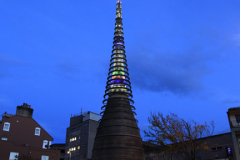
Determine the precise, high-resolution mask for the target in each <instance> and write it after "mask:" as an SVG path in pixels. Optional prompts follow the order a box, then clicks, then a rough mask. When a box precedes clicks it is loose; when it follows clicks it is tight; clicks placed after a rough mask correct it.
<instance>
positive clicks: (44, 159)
mask: <svg viewBox="0 0 240 160" xmlns="http://www.w3.org/2000/svg"><path fill="white" fill-rule="evenodd" d="M41 160H49V156H44V155H42V158H41Z"/></svg>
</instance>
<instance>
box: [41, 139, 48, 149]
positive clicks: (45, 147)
mask: <svg viewBox="0 0 240 160" xmlns="http://www.w3.org/2000/svg"><path fill="white" fill-rule="evenodd" d="M42 148H43V149H47V148H48V140H43V147H42Z"/></svg>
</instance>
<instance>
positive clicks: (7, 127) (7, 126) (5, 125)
mask: <svg viewBox="0 0 240 160" xmlns="http://www.w3.org/2000/svg"><path fill="white" fill-rule="evenodd" d="M3 130H4V131H9V130H10V123H9V122H4V126H3Z"/></svg>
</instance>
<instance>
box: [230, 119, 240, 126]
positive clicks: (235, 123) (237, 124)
mask: <svg viewBox="0 0 240 160" xmlns="http://www.w3.org/2000/svg"><path fill="white" fill-rule="evenodd" d="M231 127H239V128H240V122H238V121H236V120H232V121H231Z"/></svg>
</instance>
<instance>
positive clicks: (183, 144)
mask: <svg viewBox="0 0 240 160" xmlns="http://www.w3.org/2000/svg"><path fill="white" fill-rule="evenodd" d="M148 121H149V123H150V126H149V131H146V130H145V131H144V133H145V137H149V141H150V142H152V143H154V144H158V145H160V148H161V150H162V151H164V152H167V153H178V154H180V155H181V156H182V157H183V158H184V159H187V160H195V159H196V157H197V151H198V150H200V149H204V150H208V144H207V142H205V138H204V137H208V136H211V135H212V134H213V131H214V122H213V121H212V122H210V125H208V124H207V122H205V123H204V124H199V123H197V122H195V121H193V120H189V121H185V120H184V119H182V118H179V117H178V116H177V115H176V114H173V113H170V114H169V115H166V116H165V117H164V115H163V114H162V113H160V112H158V113H152V112H151V115H150V117H148Z"/></svg>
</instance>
